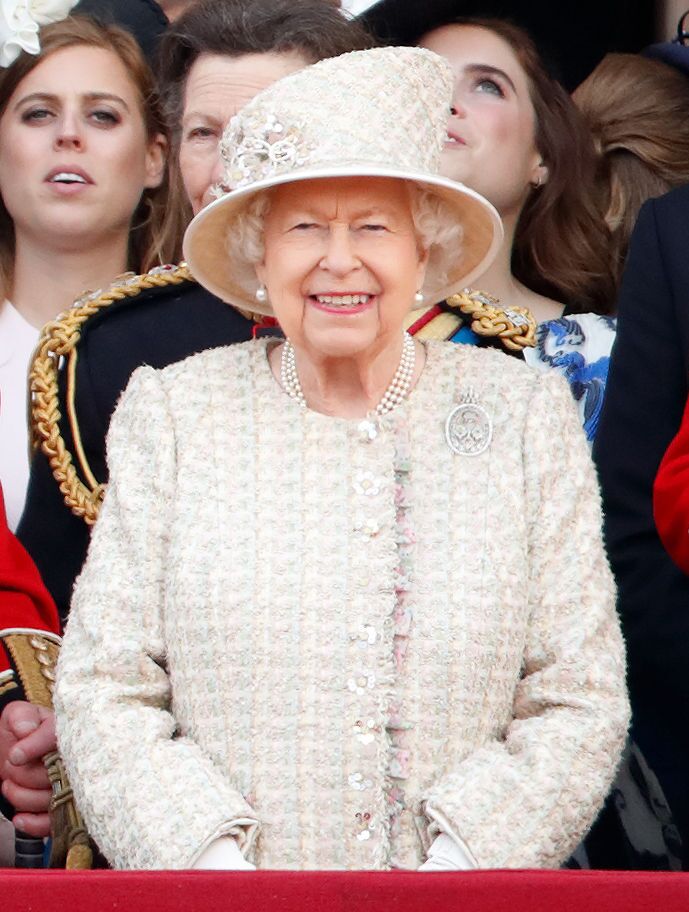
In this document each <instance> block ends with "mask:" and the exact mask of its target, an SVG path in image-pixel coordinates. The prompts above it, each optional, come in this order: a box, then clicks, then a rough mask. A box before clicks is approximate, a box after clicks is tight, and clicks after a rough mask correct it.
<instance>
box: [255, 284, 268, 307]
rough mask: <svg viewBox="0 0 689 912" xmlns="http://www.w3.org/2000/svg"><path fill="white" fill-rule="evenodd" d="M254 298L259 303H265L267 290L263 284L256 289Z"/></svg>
mask: <svg viewBox="0 0 689 912" xmlns="http://www.w3.org/2000/svg"><path fill="white" fill-rule="evenodd" d="M256 300H257V301H258V303H259V304H265V303H266V301H267V300H268V292H267V291H266V286H265V285H263V284H261V285H259V286H258V288H257V289H256Z"/></svg>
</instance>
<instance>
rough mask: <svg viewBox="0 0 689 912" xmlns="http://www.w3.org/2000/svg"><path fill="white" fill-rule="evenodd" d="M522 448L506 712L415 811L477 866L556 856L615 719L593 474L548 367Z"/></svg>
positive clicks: (621, 718) (618, 690)
mask: <svg viewBox="0 0 689 912" xmlns="http://www.w3.org/2000/svg"><path fill="white" fill-rule="evenodd" d="M523 459H524V472H525V478H526V488H525V490H524V508H525V510H526V511H527V517H528V529H529V534H528V560H529V566H530V574H529V576H530V584H529V611H530V623H529V625H528V630H527V635H526V638H525V642H524V644H523V662H522V672H521V676H520V680H519V681H518V682H517V685H516V689H515V697H514V705H513V718H512V720H511V721H510V722H509V724H507V725H506V727H505V729H504V730H503V731H501V732H499V733H497V734H496V737H495V740H494V742H493V743H492V744H488V745H486V746H484V747H482V748H480V749H478V750H476V751H474V752H473V753H471V754H470V755H469V756H468V757H466V758H465V759H464V760H462V761H461V762H459V763H458V764H457V765H455V766H454V767H452V766H451V767H450V768H449V769H448V770H446V772H445V774H444V775H443V776H442V777H441V778H440V780H439V781H438V782H437V783H436V784H435V786H434V787H433V788H432V789H431V790H430V791H429V793H428V794H427V796H425V797H426V801H425V805H424V808H423V809H424V811H425V814H426V819H428V820H430V825H429V827H428V832H427V833H426V834H425V838H426V839H428V840H430V839H432V838H433V836H434V835H435V833H437V832H438V831H443V832H446V833H447V834H449V835H452V836H454V837H455V838H456V839H458V840H461V841H463V842H464V843H465V844H466V846H467V847H468V849H469V850H470V852H471V853H472V855H473V856H474V857H475V858H476V860H477V862H478V865H479V867H489V868H492V867H535V868H538V867H554V866H558V865H559V864H560V863H561V862H562V859H564V858H566V857H568V855H569V854H570V853H571V851H572V850H573V849H574V848H575V846H576V844H577V842H578V841H579V839H580V838H581V836H582V834H583V832H584V831H585V829H586V827H587V826H588V824H589V822H590V821H591V820H592V819H593V818H594V817H595V813H596V810H597V809H598V807H600V805H601V804H602V802H603V799H604V797H605V795H606V793H607V790H608V788H609V786H610V783H611V781H612V778H613V776H614V773H615V768H616V764H617V762H618V760H619V756H620V751H621V748H622V745H623V742H624V738H625V733H626V729H627V723H628V701H627V695H626V689H625V683H624V647H623V642H622V637H621V634H620V628H619V623H618V619H617V616H616V613H615V601H614V586H613V581H612V577H611V573H610V570H609V567H608V563H607V560H606V556H605V552H604V549H603V544H602V540H601V510H600V498H599V495H598V485H597V481H596V476H595V472H594V469H593V466H592V463H591V460H590V457H589V454H588V452H587V447H586V441H585V438H584V435H583V434H582V432H581V427H580V426H579V424H578V421H577V416H576V412H575V410H574V408H573V407H572V402H571V396H570V394H569V391H568V389H567V388H566V386H565V384H564V383H562V380H561V379H560V378H559V377H555V376H544V377H540V378H539V379H538V382H537V383H536V384H535V392H534V394H533V396H532V401H531V403H530V408H529V417H528V418H527V422H526V431H525V435H524V445H523ZM573 542H576V543H577V544H576V547H572V543H573Z"/></svg>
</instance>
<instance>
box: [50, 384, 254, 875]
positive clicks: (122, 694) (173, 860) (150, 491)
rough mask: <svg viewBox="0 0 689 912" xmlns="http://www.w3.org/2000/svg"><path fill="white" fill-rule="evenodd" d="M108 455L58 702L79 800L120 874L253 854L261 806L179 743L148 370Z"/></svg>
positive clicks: (166, 480) (169, 455)
mask: <svg viewBox="0 0 689 912" xmlns="http://www.w3.org/2000/svg"><path fill="white" fill-rule="evenodd" d="M108 452H109V456H110V468H111V481H110V486H109V489H108V493H107V496H106V499H105V502H104V506H103V510H102V514H101V516H100V518H99V521H98V523H97V525H96V527H95V530H94V534H93V537H92V542H91V546H90V549H89V556H88V559H87V563H86V566H85V569H84V571H83V573H82V575H81V577H80V578H79V580H78V583H77V586H76V589H75V595H74V599H73V602H72V610H71V614H70V619H69V623H68V626H67V633H66V637H65V641H64V649H63V652H62V653H61V656H60V662H59V666H58V684H57V687H56V694H55V707H56V713H57V729H58V744H59V747H60V750H61V752H62V754H63V757H64V760H65V763H66V765H67V769H68V772H69V774H70V778H71V781H72V784H73V787H74V792H75V796H76V800H77V803H78V805H79V807H80V809H81V810H82V813H83V815H84V818H85V820H86V823H87V826H88V827H89V830H90V832H91V834H92V835H93V837H94V838H95V840H96V842H97V843H98V845H99V847H100V848H101V850H102V851H103V853H104V854H105V856H106V857H107V858H108V860H109V861H110V862H111V864H113V865H114V866H116V867H134V868H183V867H190V866H191V865H192V864H193V862H194V860H195V859H196V858H197V857H198V855H200V854H201V852H202V851H203V850H204V849H205V847H206V846H207V845H208V844H209V843H210V842H212V841H213V840H214V839H216V838H217V837H219V836H222V835H232V836H234V837H235V838H236V839H237V842H238V844H239V847H240V848H241V849H242V851H243V852H244V853H246V852H247V851H248V850H249V848H250V845H251V842H252V840H253V838H254V835H255V831H256V828H257V820H256V818H255V815H254V813H253V811H252V809H251V808H250V807H249V805H248V804H247V803H246V801H245V800H244V798H243V797H242V795H241V794H240V793H239V792H238V791H236V790H235V789H234V788H233V786H232V784H231V776H228V775H227V773H226V772H224V771H222V772H221V771H220V770H219V769H218V768H217V767H216V766H215V765H214V763H213V762H212V760H211V759H210V757H209V756H207V754H205V753H204V752H203V751H202V750H201V749H200V747H199V746H198V745H197V744H196V743H195V741H194V740H193V738H191V737H183V736H181V735H180V733H179V731H178V728H177V725H176V720H175V717H174V715H173V713H172V711H171V706H170V699H171V687H170V680H169V678H168V675H167V673H166V669H165V659H166V656H165V650H164V617H163V606H164V598H165V591H164V580H165V575H166V545H167V534H168V529H169V523H170V513H171V503H172V498H173V490H174V484H175V472H176V466H175V439H174V432H173V429H172V421H171V418H170V415H169V411H168V404H167V400H166V396H165V393H164V392H163V390H162V387H161V384H160V380H159V379H158V375H157V374H156V372H155V371H154V370H152V369H151V368H140V369H139V370H138V371H137V372H136V373H135V375H134V376H133V378H132V381H131V383H130V385H129V386H128V388H127V390H126V391H125V393H124V395H123V397H122V399H121V401H120V403H119V405H118V408H117V410H116V412H115V415H114V416H113V420H112V423H111V426H110V431H109V434H108ZM122 453H126V463H123V462H122V460H121V458H120V454H122ZM104 822H107V826H104Z"/></svg>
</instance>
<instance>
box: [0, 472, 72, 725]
mask: <svg viewBox="0 0 689 912" xmlns="http://www.w3.org/2000/svg"><path fill="white" fill-rule="evenodd" d="M33 633H36V634H40V635H41V637H43V638H47V639H48V640H51V641H53V642H56V643H59V642H60V636H59V634H60V621H59V619H58V614H57V608H56V607H55V603H54V602H53V600H52V598H51V597H50V595H49V594H48V590H47V589H46V588H45V586H44V585H43V582H42V581H41V577H40V576H39V573H38V570H37V569H36V566H35V564H34V563H33V561H32V560H31V558H30V557H29V555H28V554H27V552H26V551H25V550H24V548H23V547H22V545H21V544H20V543H19V542H18V541H17V539H16V538H15V536H14V535H13V534H12V533H11V532H10V530H9V528H8V527H7V518H6V516H5V502H4V500H3V496H2V488H1V487H0V711H2V709H3V707H4V705H5V704H6V703H8V702H9V701H10V700H24V699H27V696H28V695H27V693H26V690H25V683H26V682H25V681H24V680H23V678H24V674H23V669H22V667H21V662H20V661H18V656H17V654H16V652H15V651H13V645H12V644H13V643H15V642H17V641H18V640H23V639H26V636H25V635H27V634H28V635H29V639H30V636H31V634H33ZM17 635H19V636H17ZM27 689H28V688H27Z"/></svg>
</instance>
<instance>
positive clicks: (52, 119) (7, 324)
mask: <svg viewBox="0 0 689 912" xmlns="http://www.w3.org/2000/svg"><path fill="white" fill-rule="evenodd" d="M39 41H40V51H39V53H38V54H30V53H27V52H26V51H22V52H21V53H20V54H19V56H18V57H17V58H16V60H15V61H14V62H13V63H12V64H11V65H10V66H9V67H7V68H6V69H4V70H3V71H1V72H0V193H1V195H2V202H1V203H0V301H1V302H2V303H0V339H1V340H2V342H1V343H0V345H1V349H0V396H1V397H2V401H1V408H0V438H2V441H3V446H2V450H1V451H0V479H2V481H3V487H4V490H5V496H6V498H7V504H8V516H9V523H10V526H11V527H14V526H15V525H16V523H17V521H18V519H19V515H20V513H21V508H22V504H23V501H24V494H25V489H26V484H27V478H28V459H27V433H26V417H25V416H26V411H27V370H28V366H29V360H30V356H31V352H32V350H33V348H34V346H35V345H36V342H37V340H38V334H39V331H40V329H41V327H42V326H43V325H44V324H45V323H47V322H48V321H50V320H52V319H54V318H55V317H56V316H57V315H58V314H59V313H60V312H61V311H63V310H65V309H66V308H67V307H69V306H70V305H71V304H72V302H73V301H74V300H75V298H78V297H79V296H80V295H81V294H83V292H84V291H85V290H86V289H91V290H95V289H98V288H101V287H103V286H106V285H108V284H109V283H110V282H111V281H112V280H113V278H114V277H115V276H117V275H118V274H120V273H123V272H126V271H127V270H129V269H133V270H135V271H136V272H141V271H142V270H147V269H149V268H151V266H154V265H155V264H156V263H160V262H167V261H169V260H170V259H172V258H173V256H174V249H173V245H172V244H171V243H170V242H169V241H168V239H167V238H166V232H165V229H164V222H165V217H166V210H167V207H166V204H165V199H166V180H165V160H166V152H167V139H166V132H165V128H164V125H163V121H162V116H161V114H160V110H159V107H158V102H157V96H156V93H155V90H154V83H153V78H152V75H151V73H150V71H149V69H148V66H147V64H146V63H145V61H144V59H143V57H142V56H141V53H140V51H139V49H138V46H137V45H136V43H135V41H134V39H133V38H131V37H130V36H129V35H127V34H126V33H125V32H123V31H121V30H120V29H118V28H115V27H102V26H100V25H97V24H95V23H94V22H92V21H91V20H89V19H86V18H80V17H70V18H68V19H64V20H63V21H61V22H55V23H52V24H50V25H47V26H45V27H44V28H42V29H41V30H40V32H39ZM168 215H169V212H168Z"/></svg>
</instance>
